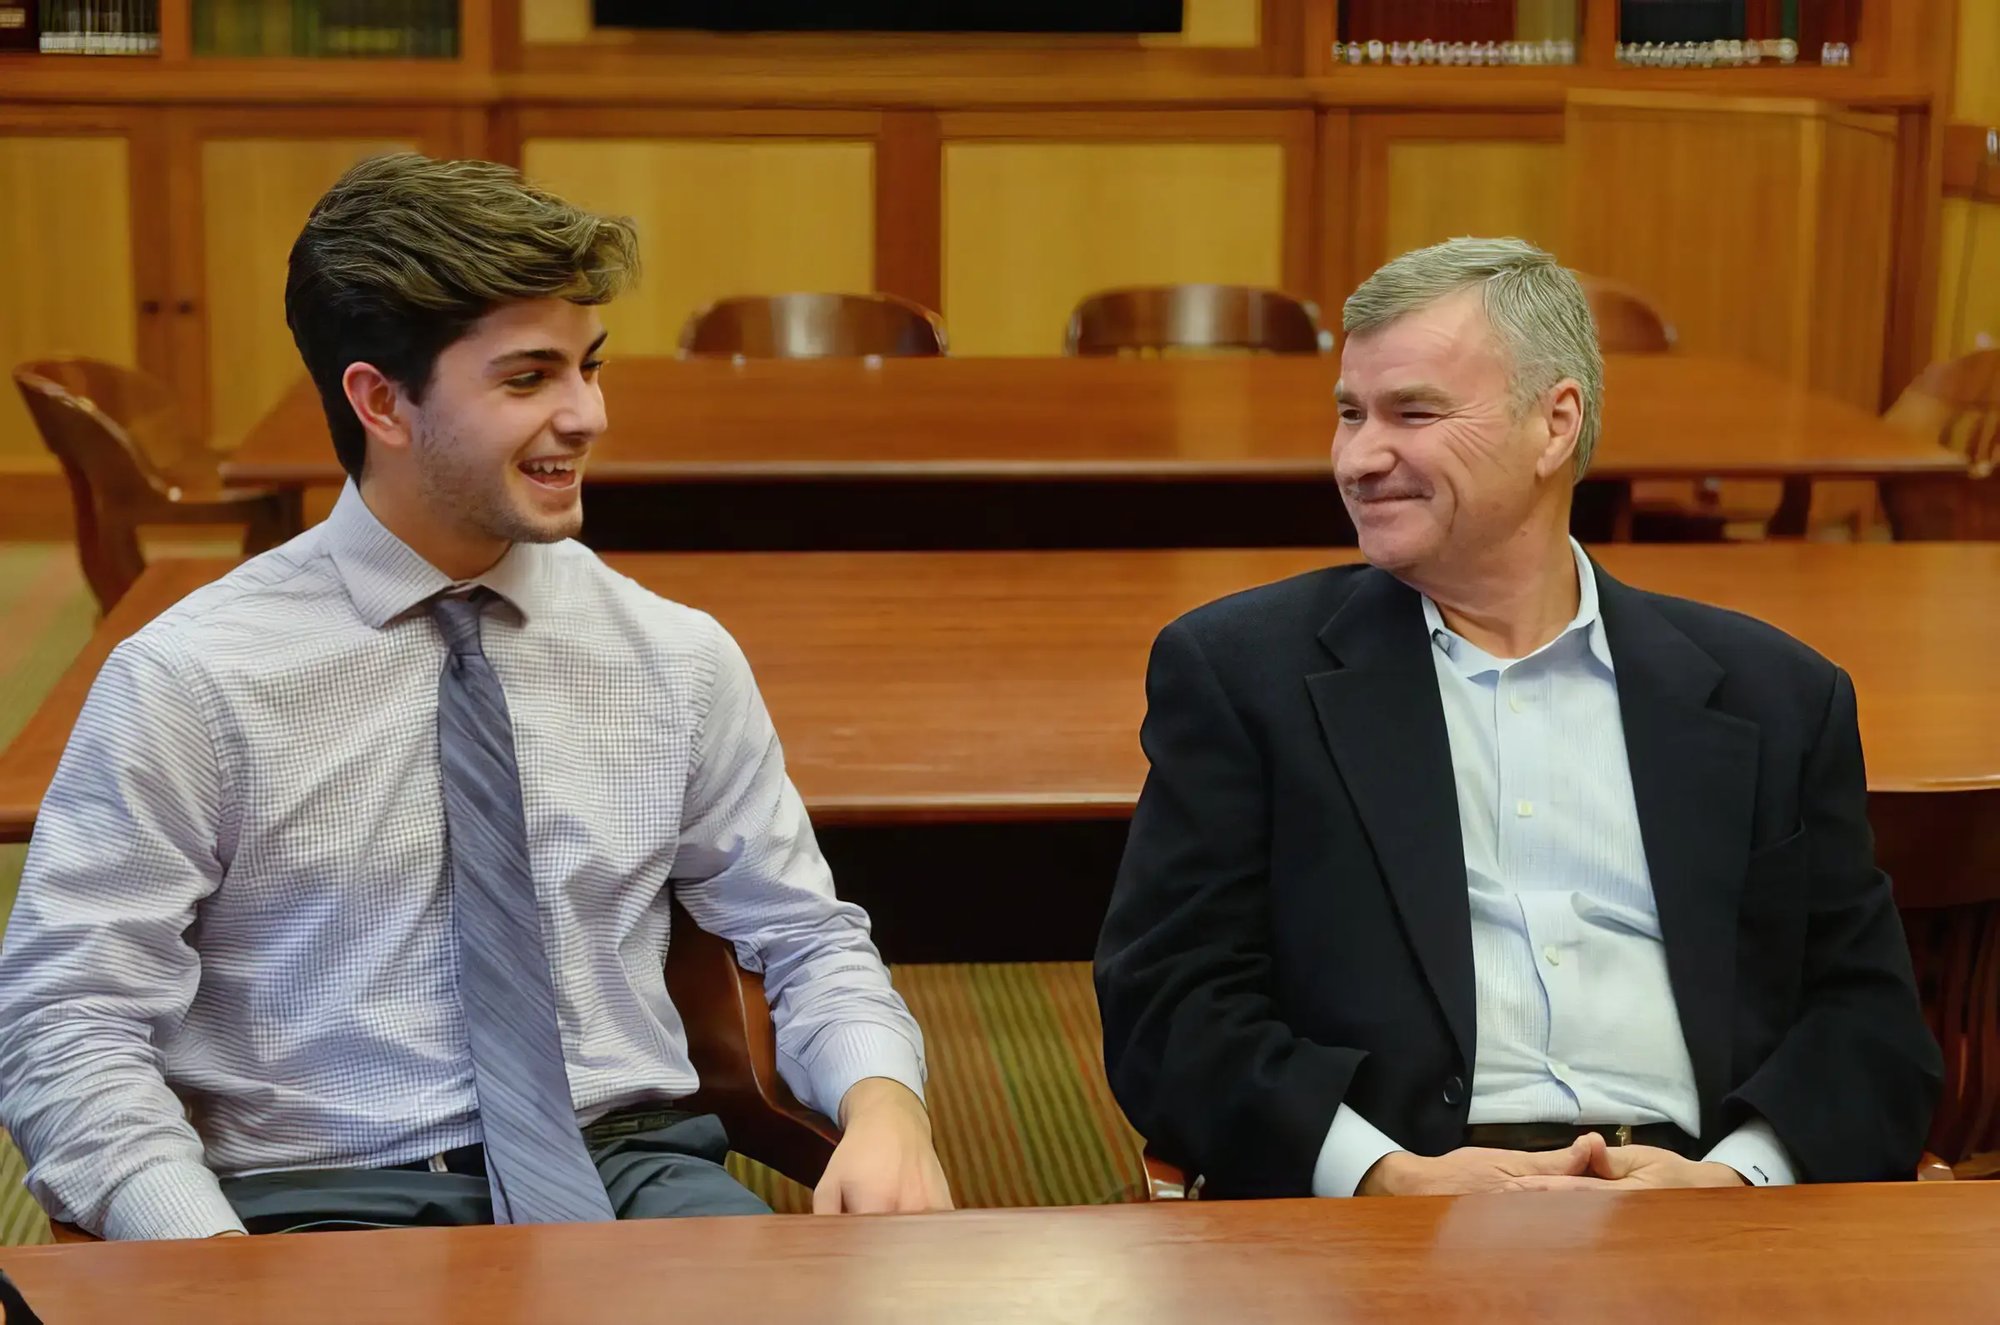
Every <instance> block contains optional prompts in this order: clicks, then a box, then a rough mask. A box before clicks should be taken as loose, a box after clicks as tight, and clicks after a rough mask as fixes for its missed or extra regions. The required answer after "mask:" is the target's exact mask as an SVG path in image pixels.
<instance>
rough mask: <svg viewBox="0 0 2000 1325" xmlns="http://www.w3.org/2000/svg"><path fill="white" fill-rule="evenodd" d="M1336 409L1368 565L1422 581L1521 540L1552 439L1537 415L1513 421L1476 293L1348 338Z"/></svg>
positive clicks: (1336, 466)
mask: <svg viewBox="0 0 2000 1325" xmlns="http://www.w3.org/2000/svg"><path fill="white" fill-rule="evenodd" d="M1338 400H1339V405H1340V426H1339V428H1338V429H1337V430H1336V431H1335V433H1334V439H1333V470H1334V477H1335V478H1336V479H1338V480H1339V483H1340V495H1341V498H1342V499H1343V500H1344V501H1345V502H1346V503H1347V511H1348V514H1349V515H1350V516H1352V517H1353V519H1354V527H1355V529H1356V531H1357V532H1358V533H1359V534H1360V542H1361V554H1362V555H1363V556H1365V557H1367V558H1368V560H1369V561H1371V562H1373V563H1374V564H1375V565H1377V566H1380V567H1382V568H1383V569H1384V570H1388V571H1391V572H1415V573H1418V574H1419V575H1420V574H1421V573H1422V572H1423V571H1425V570H1426V569H1430V568H1436V567H1441V566H1444V565H1463V564H1465V563H1466V562H1467V561H1468V560H1469V559H1476V558H1477V557H1478V556H1479V555H1480V553H1481V552H1482V551H1483V550H1486V549H1489V548H1494V547H1497V546H1499V545H1500V544H1502V543H1504V542H1505V541H1506V540H1507V539H1508V538H1510V537H1513V536H1515V535H1516V534H1517V533H1518V532H1519V531H1520V529H1521V526H1522V522H1523V521H1524V520H1525V518H1526V517H1527V514H1528V512H1529V510H1530V509H1531V508H1532V507H1533V505H1534V502H1535V499H1536V493H1537V488H1538V485H1539V482H1540V480H1539V478H1538V475H1537V471H1536V462H1537V460H1538V459H1539V458H1540V457H1541V456H1542V455H1543V453H1544V451H1545V450H1546V449H1547V447H1548V443H1549V430H1548V426H1547V423H1546V421H1545V420H1544V419H1543V417H1542V412H1541V411H1539V410H1532V409H1531V410H1529V411H1527V414H1526V417H1525V418H1522V419H1518V420H1517V419H1516V418H1515V417H1514V410H1513V402H1512V397H1511V395H1510V383H1509V379H1508V362H1507V358H1506V355H1505V353H1504V351H1503V350H1502V349H1501V348H1500V346H1499V344H1498V343H1497V342H1496V340H1495V339H1494V336H1493V332H1492V329H1491V328H1490V327H1489V326H1488V325H1487V321H1486V310H1485V308H1484V305H1483V303H1482V297H1481V292H1480V291H1479V290H1478V289H1477V288H1473V289H1468V290H1461V291H1459V292H1458V293H1456V294H1453V295H1450V296H1447V297H1446V298H1444V299H1440V300H1438V301H1437V302H1436V303H1434V304H1431V305H1430V306H1428V307H1426V308H1423V309H1420V310H1419V311H1417V312H1415V313H1412V314H1410V315H1409V316H1407V317H1404V318H1400V319H1398V320H1397V321H1395V322H1392V323H1390V324H1389V325H1387V326H1385V327H1380V328H1378V329H1376V330H1375V331H1372V332H1370V333H1368V334H1366V335H1362V336H1355V337H1352V338H1350V339H1349V340H1348V341H1347V344H1346V345H1345V346H1344V347H1343V348H1342V350H1341V355H1340V386H1339V388H1338Z"/></svg>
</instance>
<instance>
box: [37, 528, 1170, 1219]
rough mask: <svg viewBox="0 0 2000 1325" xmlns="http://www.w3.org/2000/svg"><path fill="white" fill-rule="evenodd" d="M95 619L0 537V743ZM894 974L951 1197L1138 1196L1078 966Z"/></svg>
mask: <svg viewBox="0 0 2000 1325" xmlns="http://www.w3.org/2000/svg"><path fill="white" fill-rule="evenodd" d="M185 550H186V551H188V552H190V553H192V554H197V555H199V554H208V555H214V554H215V552H216V551H217V550H216V549H211V548H194V547H189V548H187V549H185ZM223 551H226V549H224V550H223ZM95 617H96V611H95V605H94V604H93V602H92V601H91V598H90V595H89V592H88V591H87V590H86V589H85V587H84V583H83V577H82V574H81V572H80V571H79V570H78V569H77V565H76V557H75V553H74V551H73V550H72V549H71V548H69V547H68V546H66V545H45V544H7V543H0V623H4V628H0V746H4V745H5V744H6V743H7V742H8V741H10V740H12V739H13V737H14V733H15V732H16V731H18V730H19V729H20V726H21V724H22V723H24V722H25V721H26V720H27V718H28V715H29V713H31V712H32V711H33V710H34V706H35V705H36V704H37V703H38V702H40V700H41V697H42V695H43V694H44V693H45V692H46V691H47V690H48V688H49V687H50V686H51V685H52V684H54V682H55V680H56V678H57V677H58V676H59V675H61V673H62V670H63V668H64V667H66V666H68V664H69V662H70V660H71V659H72V658H73V657H74V656H75V654H76V652H77V650H78V649H79V648H81V647H82V645H83V642H84V641H85V640H86V639H87V638H88V637H89V634H90V628H91V625H92V623H93V621H94V620H95ZM24 854H25V848H22V847H17V846H0V916H3V915H5V913H6V912H7V911H8V910H10V909H11V908H12V906H13V900H14V890H15V887H16V886H17V884H18V883H19V881H20V873H21V860H22V857H23V855H24ZM893 974H894V978H895V981H896V986H897V988H898V989H900V990H901V991H902V992H903V996H904V998H905V999H907V1000H908V1001H909V1004H910V1009H911V1011H912V1012H913V1013H915V1014H916V1017H917V1020H918V1022H919V1023H920V1024H921V1025H922V1026H923V1028H924V1037H925V1042H926V1045H927V1047H928V1052H929V1059H930V1073H931V1076H930V1086H929V1094H930V1102H931V1112H932V1118H933V1127H934V1130H935V1134H936V1138H937V1146H938V1154H939V1158H940V1160H941V1161H942V1162H943V1165H944V1169H945V1175H946V1177H947V1178H949V1179H950V1181H951V1190H952V1195H953V1198H954V1199H955V1200H956V1201H957V1203H958V1204H959V1205H960V1206H968V1207H970V1206H1020V1205H1088V1204H1096V1203H1100V1202H1107V1201H1129V1200H1140V1199H1143V1198H1144V1194H1145V1176H1144V1172H1143V1170H1142V1169H1141V1167H1140V1164H1139V1149H1138V1142H1137V1140H1136V1138H1135V1137H1134V1136H1133V1134H1132V1132H1131V1130H1130V1129H1129V1128H1128V1127H1127V1126H1126V1124H1125V1120H1124V1117H1123V1115H1122V1114H1121V1113H1120V1112H1119V1110H1118V1106H1117V1105H1116V1104H1115V1103H1114V1102H1113V1101H1112V1099H1111V1091H1110V1087H1109V1086H1108V1085H1107V1084H1106V1082H1105V1080H1104V1068H1103V1065H1102V1061H1101V1059H1100V1057H1099V1049H1100V1042H1099V1024H1098V1020H1097V1002H1096V998H1095V996H1094V995H1093V993H1092V991H1091V987H1090V971H1089V968H1088V966H1086V965H1084V964H1083V963H1036V964H1010V965H1004V966H965V965H925V966H901V967H898V968H896V970H895V971H894V973H893ZM729 1164H730V1169H731V1171H732V1172H734V1173H735V1174H736V1175H737V1177H738V1178H739V1179H741V1180H742V1181H743V1182H745V1183H746V1184H747V1185H748V1186H749V1187H750V1188H751V1189H752V1190H753V1191H756V1192H757V1193H758V1194H759V1195H760V1196H762V1197H763V1198H764V1199H765V1200H766V1201H768V1202H769V1203H770V1204H771V1206H772V1208H773V1209H776V1210H779V1211H781V1212H796V1213H803V1212H805V1211H809V1210H810V1209H811V1208H812V1196H811V1193H810V1192H808V1191H806V1190H805V1189H804V1188H803V1187H800V1186H799V1185H798V1184H796V1183H794V1182H791V1181H790V1180H788V1179H786V1178H784V1177H782V1176H780V1175H778V1174H776V1173H773V1172H771V1171H770V1170H768V1169H765V1168H763V1167H762V1166H761V1165H757V1164H753V1163H751V1162H750V1161H748V1160H745V1159H743V1158H742V1157H741V1156H739V1155H732V1156H731V1157H730V1160H729ZM22 1169H23V1164H22V1161H21V1156H20V1153H19V1152H18V1151H17V1150H15V1148H14V1147H13V1145H12V1144H10V1143H8V1142H7V1141H6V1138H5V1137H4V1136H0V1244H4V1245H19V1244H22V1243H30V1242H46V1241H47V1240H48V1236H49V1235H48V1223H47V1221H46V1220H45V1219H44V1218H43V1217H42V1214H41V1212H40V1210H39V1209H37V1208H36V1206H35V1204H34V1202H33V1200H32V1199H30V1198H29V1196H28V1194H27V1192H26V1191H25V1190H24V1189H23V1188H22V1186H21V1176H22Z"/></svg>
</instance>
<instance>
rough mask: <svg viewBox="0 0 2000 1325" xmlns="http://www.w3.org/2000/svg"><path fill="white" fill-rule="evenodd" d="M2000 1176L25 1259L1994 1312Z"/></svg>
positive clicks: (271, 1291)
mask: <svg viewBox="0 0 2000 1325" xmlns="http://www.w3.org/2000/svg"><path fill="white" fill-rule="evenodd" d="M1995 1246H2000V1183H1970V1182H1959V1183H1902V1184H1898V1185H1893V1186H1877V1187H1793V1188H1781V1189H1771V1190H1748V1189H1738V1190H1707V1191H1677V1192H1650V1193H1639V1194H1631V1195H1603V1194H1597V1193H1559V1194H1558V1193H1541V1194H1515V1195H1503V1196H1472V1197H1460V1198H1457V1199H1451V1198H1444V1197H1400V1198H1397V1199H1395V1200H1386V1201H1265V1202H1220V1201H1198V1202H1192V1203H1189V1202H1162V1203H1158V1204H1154V1205H1141V1206H1097V1207H1087V1208H1079V1209H1067V1210H1009V1211H966V1212H961V1213H958V1214H945V1215H910V1216H893V1217H880V1216H856V1217H845V1218H836V1217H812V1216H803V1215H794V1216H780V1215H773V1216H765V1217H761V1218H752V1219H698V1220H668V1221H661V1222H653V1223H628V1224H615V1225H596V1226H580V1225H566V1226H565V1225H555V1226H544V1227H516V1228H470V1229H424V1230H415V1231H403V1232H385V1233H320V1234H297V1235H292V1236H288V1237H262V1238H224V1239H221V1240H219V1241H208V1242H169V1243H150V1244H148V1243H119V1244H99V1245H75V1246H61V1247H12V1248H7V1249H4V1250H0V1267H4V1268H5V1269H6V1271H7V1273H8V1274H9V1275H10V1276H11V1277H12V1278H13V1279H14V1280H15V1282H16V1283H17V1284H18V1285H19V1286H20V1288H21V1289H22V1291H23V1293H24V1294H25V1296H26V1298H27V1300H28V1302H29V1304H30V1305H31V1306H33V1307H34V1308H35V1309H36V1310H37V1311H38V1312H40V1313H41V1314H42V1316H43V1318H44V1319H46V1320H47V1321H49V1322H50V1325H58V1322H60V1323H61V1325H124V1323H125V1322H127V1321H133V1320H144V1321H148V1322H157V1325H182V1323H183V1322H186V1323H189V1325H192V1322H201V1325H267V1323H268V1322H271V1321H284V1322H286V1325H319V1323H320V1322H326V1323H327V1325H333V1323H335V1322H338V1323H339V1325H346V1322H350V1321H420V1322H425V1323H426V1325H459V1323H460V1322H463V1323H464V1325H512V1323H513V1322H522V1323H523V1325H526V1323H528V1322H533V1323H534V1325H543V1323H544V1322H549V1321H561V1322H564V1325H594V1323H596V1322H604V1323H605V1325H631V1323H632V1322H635V1321H652V1320H685V1321H726V1320H739V1319H756V1320H781V1321H793V1320H797V1321H814V1322H825V1325H837V1323H838V1322H845V1321H855V1322H863V1321H865V1322H870V1325H876V1323H878V1322H879V1323H881V1325H893V1323H894V1322H900V1321H910V1322H924V1323H925V1325H929V1323H930V1322H935V1321H995V1322H1011V1321H1020V1322H1034V1323H1035V1325H1042V1323H1043V1322H1056V1321H1071V1320H1075V1321H1093V1322H1122V1321H1131V1322H1138V1323H1142V1325H1174V1323H1175V1322H1181V1321H1186V1322H1189V1323H1190V1325H1196V1323H1199V1325H1211V1323H1212V1322H1215V1321H1237V1320H1245V1321H1258V1322H1265V1321H1269V1322H1278V1323H1280V1325H1283V1323H1286V1322H1301V1323H1304V1322H1312V1323H1313V1325H1320V1323H1321V1322H1336V1321H1431V1322H1451V1321H1465V1322H1479V1325H1508V1323H1509V1322H1515V1321H1522V1322H1527V1321H1533V1322H1537V1323H1543V1322H1550V1323H1554V1322H1571V1321H1574V1322H1588V1325H1599V1323H1600V1322H1603V1321H1610V1320H1615V1321H1620V1322H1623V1323H1624V1325H1648V1323H1649V1322H1655V1321H1749V1320H1787V1321H1791V1320H1796V1321H1813V1322H1816V1323H1817V1325H1838V1323H1840V1322H1846V1321H1880V1320H1892V1319H1893V1320H1911V1321H1974V1320H1990V1319H1992V1318H1993V1314H1994V1310H1995V1306H1996V1302H2000V1279H1996V1277H1995V1271H1994V1265H1993V1248H1994V1247H1995Z"/></svg>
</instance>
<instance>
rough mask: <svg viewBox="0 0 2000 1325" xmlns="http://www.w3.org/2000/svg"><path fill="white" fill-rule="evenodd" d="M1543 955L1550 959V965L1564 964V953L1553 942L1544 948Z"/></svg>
mask: <svg viewBox="0 0 2000 1325" xmlns="http://www.w3.org/2000/svg"><path fill="white" fill-rule="evenodd" d="M1542 956H1544V957H1546V958H1548V959H1549V965H1551V966H1561V965H1562V964H1563V955H1562V953H1560V952H1558V951H1557V950H1556V945H1555V944H1553V943H1551V944H1549V945H1548V946H1547V947H1545V948H1543V949H1542Z"/></svg>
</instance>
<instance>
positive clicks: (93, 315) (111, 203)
mask: <svg viewBox="0 0 2000 1325" xmlns="http://www.w3.org/2000/svg"><path fill="white" fill-rule="evenodd" d="M152 149H153V143H152V141H151V134H150V126H149V125H148V124H147V123H146V122H145V117H144V116H143V115H141V114H140V113H138V112H133V111H115V110H114V111H95V110H83V111H64V110H60V109H54V108H47V109H45V108H39V107H8V106H0V253H4V254H6V255H7V260H6V262H4V263H0V369H4V370H5V371H7V372H10V373H11V371H12V370H13V367H14V365H16V364H18V363H21V362H23V361H25V360H29V359H40V358H48V357H53V356H56V355H62V354H83V355H88V356H91V357H93V358H100V359H106V360H109V361H111V362H113V363H120V364H131V365H139V366H143V367H146V368H149V369H151V370H153V371H156V372H158V371H161V370H162V369H163V367H164V366H165V364H164V362H163V360H164V356H165V353H166V351H165V346H164V341H163V340H162V338H161V337H160V335H159V330H158V326H159V323H160V320H161V319H160V317H159V315H158V314H157V313H152V314H149V313H144V312H142V311H141V304H142V302H143V301H146V300H157V299H158V298H159V297H160V292H161V289H162V287H163V286H164V284H165V281H164V278H163V270H162V262H163V248H162V246H161V245H160V244H159V243H158V242H156V240H155V238H154V236H153V235H152V234H151V232H150V228H149V227H150V225H151V218H152V216H154V215H157V213H156V212H155V211H154V210H153V208H152V206H151V204H153V203H155V202H156V201H157V199H154V198H147V197H143V196H142V195H141V193H140V190H141V189H142V188H145V187H148V186H149V182H148V180H147V177H146V175H145V173H144V172H145V171H146V170H147V168H148V165H149V163H150V159H151V158H152V157H153V156H154V155H155V153H154V152H153V150H152ZM56 473H57V468H56V463H55V458H54V456H52V455H51V454H50V453H49V451H48V449H47V448H46V446H45V445H44V444H43V443H42V440H41V435H40V434H39V433H38V432H37V431H36V429H35V426H34V422H33V420H32V419H31V418H30V417H29V415H28V411H27V407H26V406H25V405H23V404H22V403H21V399H20V395H19V393H18V392H16V391H15V390H14V385H13V382H12V380H11V378H9V379H7V380H5V381H0V484H5V485H8V486H12V485H13V484H14V483H16V482H17V480H18V476H22V475H35V476H42V477H44V478H46V480H47V485H46V488H44V486H43V485H42V484H40V483H37V484H35V487H36V490H37V493H38V494H39V496H38V500H43V501H46V500H47V499H49V498H50V497H53V498H54V499H55V500H56V501H58V502H61V503H65V504H66V502H67V497H66V496H65V495H64V494H63V492H62V489H61V488H60V487H59V486H57V484H58V482H59V480H57V479H56V478H55V475H56Z"/></svg>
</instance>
